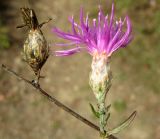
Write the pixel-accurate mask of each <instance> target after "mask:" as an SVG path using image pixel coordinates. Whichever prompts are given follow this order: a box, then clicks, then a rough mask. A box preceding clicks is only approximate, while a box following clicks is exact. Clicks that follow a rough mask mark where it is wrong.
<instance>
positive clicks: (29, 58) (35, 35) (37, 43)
mask: <svg viewBox="0 0 160 139" xmlns="http://www.w3.org/2000/svg"><path fill="white" fill-rule="evenodd" d="M48 56H49V47H48V45H47V42H46V40H45V38H44V36H43V34H42V32H41V30H38V29H37V30H30V31H29V34H28V37H27V39H26V41H25V43H24V57H25V61H26V62H27V63H28V64H29V65H30V66H31V67H32V69H33V71H34V72H35V74H36V75H37V74H39V73H38V72H39V71H40V70H41V68H42V66H43V65H44V63H45V62H46V60H47V58H48Z"/></svg>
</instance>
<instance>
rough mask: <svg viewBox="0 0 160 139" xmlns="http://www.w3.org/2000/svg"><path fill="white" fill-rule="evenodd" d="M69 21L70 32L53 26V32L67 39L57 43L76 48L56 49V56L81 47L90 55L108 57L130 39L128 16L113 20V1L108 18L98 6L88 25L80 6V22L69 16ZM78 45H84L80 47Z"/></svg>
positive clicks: (72, 52) (77, 50)
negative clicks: (96, 54) (96, 13)
mask: <svg viewBox="0 0 160 139" xmlns="http://www.w3.org/2000/svg"><path fill="white" fill-rule="evenodd" d="M69 21H70V22H71V24H72V33H66V32H63V31H61V30H60V29H57V28H54V29H53V32H54V33H55V34H56V35H57V36H58V37H60V38H62V39H65V40H68V41H69V43H68V44H67V43H66V44H65V43H64V44H59V45H61V46H70V45H75V46H76V48H73V49H71V50H64V51H56V52H55V53H56V55H57V56H67V55H71V54H74V53H77V52H80V51H81V50H82V48H86V50H87V52H88V53H89V54H91V55H94V54H95V53H98V54H101V53H105V54H106V55H107V57H109V56H111V54H112V53H113V52H114V51H116V50H117V49H119V48H120V47H125V46H127V45H128V43H129V42H130V41H131V39H132V35H131V32H132V27H131V22H130V19H129V17H128V16H126V17H125V19H124V20H123V21H122V20H121V19H120V20H119V21H115V20H114V3H113V4H112V10H111V15H110V18H109V17H108V16H105V15H104V13H103V11H102V9H101V7H100V8H99V13H98V19H93V21H92V24H91V25H90V24H89V18H88V15H87V16H86V18H84V13H83V9H82V8H81V11H80V24H79V25H78V24H77V23H76V22H75V21H74V18H73V17H72V18H69ZM125 24H126V27H125ZM124 30H125V31H124ZM80 45H81V46H82V45H83V46H84V47H80Z"/></svg>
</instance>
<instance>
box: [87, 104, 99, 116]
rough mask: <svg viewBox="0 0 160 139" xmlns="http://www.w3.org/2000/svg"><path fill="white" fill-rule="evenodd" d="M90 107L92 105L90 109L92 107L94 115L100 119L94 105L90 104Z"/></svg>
mask: <svg viewBox="0 0 160 139" xmlns="http://www.w3.org/2000/svg"><path fill="white" fill-rule="evenodd" d="M89 105H90V107H91V110H92V112H93V114H94V115H95V116H96V117H97V118H99V112H97V111H96V110H95V109H94V107H93V105H92V104H91V103H90V104H89Z"/></svg>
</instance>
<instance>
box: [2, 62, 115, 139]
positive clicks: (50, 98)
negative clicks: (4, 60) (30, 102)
mask: <svg viewBox="0 0 160 139" xmlns="http://www.w3.org/2000/svg"><path fill="white" fill-rule="evenodd" d="M1 67H2V69H3V70H5V71H7V72H8V73H10V74H12V75H15V76H16V77H17V78H18V79H19V80H22V81H24V82H25V83H28V84H30V85H31V86H32V87H33V88H35V89H37V90H38V91H39V92H40V94H41V95H43V96H45V97H46V98H47V99H48V100H49V101H51V102H53V103H55V104H56V105H57V106H58V107H60V108H61V109H63V110H64V111H66V112H68V113H69V114H71V115H72V116H74V117H75V118H77V119H78V120H80V121H81V122H83V123H85V124H86V125H88V126H90V127H91V128H93V129H95V130H97V131H100V128H99V127H98V126H97V125H95V124H93V123H92V122H90V121H89V120H87V119H86V118H84V117H82V116H81V115H79V114H78V113H76V112H74V111H73V110H72V109H70V108H68V107H67V106H65V105H64V104H63V103H61V102H59V101H58V100H57V99H55V98H54V97H52V96H51V95H49V94H48V93H47V92H46V91H44V90H43V89H42V88H41V87H40V86H38V85H36V84H34V83H33V82H32V81H29V80H27V79H25V78H23V77H22V76H20V75H19V74H17V73H16V72H15V71H13V70H12V69H10V68H8V67H7V66H5V65H3V64H2V65H1ZM105 132H106V131H105ZM108 138H109V139H117V138H116V137H115V136H113V135H110V136H109V137H108Z"/></svg>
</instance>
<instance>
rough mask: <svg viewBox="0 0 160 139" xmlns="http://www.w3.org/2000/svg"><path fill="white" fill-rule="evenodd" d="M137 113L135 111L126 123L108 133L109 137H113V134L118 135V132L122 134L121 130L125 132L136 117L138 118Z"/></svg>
mask: <svg viewBox="0 0 160 139" xmlns="http://www.w3.org/2000/svg"><path fill="white" fill-rule="evenodd" d="M136 114H137V112H136V111H134V112H133V113H132V114H131V115H130V116H129V117H128V118H127V119H126V120H125V121H124V122H122V123H121V124H120V125H119V126H117V127H116V128H114V129H112V130H111V131H108V132H107V136H110V135H113V134H117V133H118V132H120V131H121V130H123V129H124V128H126V127H127V126H129V125H130V123H131V122H132V121H133V120H134V118H135V116H136Z"/></svg>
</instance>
